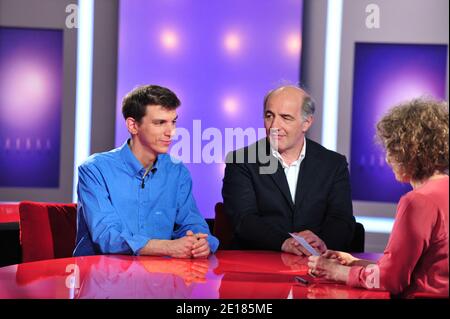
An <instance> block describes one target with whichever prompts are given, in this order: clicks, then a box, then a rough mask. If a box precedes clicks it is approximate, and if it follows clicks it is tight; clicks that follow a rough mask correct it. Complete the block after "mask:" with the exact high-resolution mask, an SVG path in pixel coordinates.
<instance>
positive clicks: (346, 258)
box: [322, 250, 357, 266]
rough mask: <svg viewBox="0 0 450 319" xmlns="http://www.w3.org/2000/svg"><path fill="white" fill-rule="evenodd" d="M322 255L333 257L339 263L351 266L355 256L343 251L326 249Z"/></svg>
mask: <svg viewBox="0 0 450 319" xmlns="http://www.w3.org/2000/svg"><path fill="white" fill-rule="evenodd" d="M322 256H323V257H325V258H328V259H335V260H337V261H338V262H339V263H340V264H341V265H345V266H351V265H352V264H353V262H354V261H355V260H357V258H355V257H353V256H352V255H350V254H349V253H344V252H343V251H335V250H327V251H326V252H325V253H324V254H323V255H322Z"/></svg>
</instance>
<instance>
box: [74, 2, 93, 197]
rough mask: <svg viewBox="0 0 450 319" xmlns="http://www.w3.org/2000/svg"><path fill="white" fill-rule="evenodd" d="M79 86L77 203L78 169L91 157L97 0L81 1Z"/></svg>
mask: <svg viewBox="0 0 450 319" xmlns="http://www.w3.org/2000/svg"><path fill="white" fill-rule="evenodd" d="M77 31H78V38H77V87H76V90H77V91H76V111H75V113H76V115H75V116H76V117H75V149H74V174H73V195H72V198H73V201H74V202H76V201H77V184H78V166H79V165H80V164H81V163H82V162H83V161H84V160H86V158H87V157H88V156H89V155H90V149H91V113H92V60H93V46H94V43H93V40H94V0H79V1H78V30H77Z"/></svg>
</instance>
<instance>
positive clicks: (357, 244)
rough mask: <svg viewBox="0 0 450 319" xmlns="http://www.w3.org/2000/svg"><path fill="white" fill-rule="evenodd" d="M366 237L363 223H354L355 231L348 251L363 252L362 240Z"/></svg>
mask: <svg viewBox="0 0 450 319" xmlns="http://www.w3.org/2000/svg"><path fill="white" fill-rule="evenodd" d="M365 237H366V230H365V229H364V226H363V224H361V223H356V225H355V233H354V234H353V239H352V242H351V243H350V249H349V251H350V252H352V253H363V252H364V242H365Z"/></svg>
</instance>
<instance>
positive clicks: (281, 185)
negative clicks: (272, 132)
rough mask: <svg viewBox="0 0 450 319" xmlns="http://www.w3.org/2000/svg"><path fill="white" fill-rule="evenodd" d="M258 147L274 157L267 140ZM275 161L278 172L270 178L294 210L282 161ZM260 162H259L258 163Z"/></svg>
mask: <svg viewBox="0 0 450 319" xmlns="http://www.w3.org/2000/svg"><path fill="white" fill-rule="evenodd" d="M258 147H263V148H265V152H266V155H268V156H271V157H273V155H272V154H271V150H270V144H269V142H268V141H267V139H264V140H260V141H259V143H258ZM273 159H274V160H275V161H276V162H277V165H278V166H277V170H276V172H275V173H273V174H270V175H269V176H270V178H272V179H273V181H274V182H275V185H277V187H278V189H279V190H280V192H281V194H283V196H284V198H285V199H286V200H287V202H288V203H289V206H290V207H291V209H292V210H294V202H293V201H292V197H291V192H290V191H289V184H288V182H287V178H286V174H285V173H284V169H283V166H282V165H281V163H280V161H279V160H278V159H276V158H275V157H273ZM258 162H259V161H258ZM259 165H262V163H260V162H259Z"/></svg>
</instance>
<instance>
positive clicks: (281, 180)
mask: <svg viewBox="0 0 450 319" xmlns="http://www.w3.org/2000/svg"><path fill="white" fill-rule="evenodd" d="M270 177H272V179H273V181H274V182H275V184H276V185H277V186H278V188H279V189H280V191H281V193H282V194H283V196H284V198H285V199H286V200H287V201H288V203H289V205H290V207H291V208H292V209H294V202H293V201H292V197H291V192H290V190H289V184H288V182H287V178H286V174H285V173H284V169H283V167H282V166H281V163H280V162H278V168H277V171H276V172H275V173H274V174H271V175H270Z"/></svg>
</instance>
